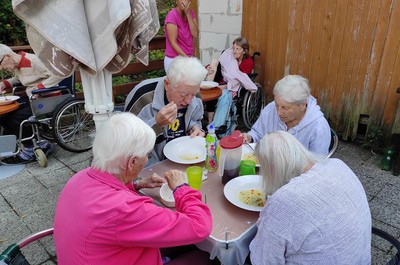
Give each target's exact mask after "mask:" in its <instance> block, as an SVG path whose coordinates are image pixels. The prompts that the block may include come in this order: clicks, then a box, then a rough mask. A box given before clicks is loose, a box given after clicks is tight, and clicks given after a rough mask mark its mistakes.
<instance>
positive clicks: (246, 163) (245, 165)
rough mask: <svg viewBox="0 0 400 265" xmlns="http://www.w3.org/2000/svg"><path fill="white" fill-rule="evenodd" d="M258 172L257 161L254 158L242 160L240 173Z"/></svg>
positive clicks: (252, 173)
mask: <svg viewBox="0 0 400 265" xmlns="http://www.w3.org/2000/svg"><path fill="white" fill-rule="evenodd" d="M255 174H256V162H254V161H253V160H242V161H240V170H239V175H240V176H244V175H255Z"/></svg>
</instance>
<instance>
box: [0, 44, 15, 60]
mask: <svg viewBox="0 0 400 265" xmlns="http://www.w3.org/2000/svg"><path fill="white" fill-rule="evenodd" d="M7 54H14V52H13V50H11V48H10V47H8V46H7V45H4V44H0V61H1V60H2V59H3V57H4V56H6V55H7Z"/></svg>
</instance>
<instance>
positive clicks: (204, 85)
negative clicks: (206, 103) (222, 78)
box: [200, 81, 219, 89]
mask: <svg viewBox="0 0 400 265" xmlns="http://www.w3.org/2000/svg"><path fill="white" fill-rule="evenodd" d="M218 85H219V84H218V83H217V82H214V81H202V82H201V84H200V88H201V89H211V88H214V87H217V86H218Z"/></svg>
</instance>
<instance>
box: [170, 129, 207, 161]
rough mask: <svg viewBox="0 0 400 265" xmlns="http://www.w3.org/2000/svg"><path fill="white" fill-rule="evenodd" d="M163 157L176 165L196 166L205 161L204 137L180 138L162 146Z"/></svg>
mask: <svg viewBox="0 0 400 265" xmlns="http://www.w3.org/2000/svg"><path fill="white" fill-rule="evenodd" d="M164 155H165V156H166V157H167V158H168V159H169V160H171V161H173V162H175V163H178V164H196V163H200V162H203V161H204V160H206V140H205V138H204V137H200V136H196V137H193V138H190V136H182V137H179V138H176V139H174V140H171V141H170V142H168V143H167V144H166V145H165V146H164Z"/></svg>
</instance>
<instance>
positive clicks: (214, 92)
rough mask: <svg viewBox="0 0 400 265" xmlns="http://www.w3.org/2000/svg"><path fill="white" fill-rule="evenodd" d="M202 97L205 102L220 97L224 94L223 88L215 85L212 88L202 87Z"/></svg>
mask: <svg viewBox="0 0 400 265" xmlns="http://www.w3.org/2000/svg"><path fill="white" fill-rule="evenodd" d="M200 94H201V98H202V100H203V101H204V102H207V101H210V100H214V99H217V98H219V96H221V94H222V90H221V89H220V88H219V87H213V88H210V89H200Z"/></svg>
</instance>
